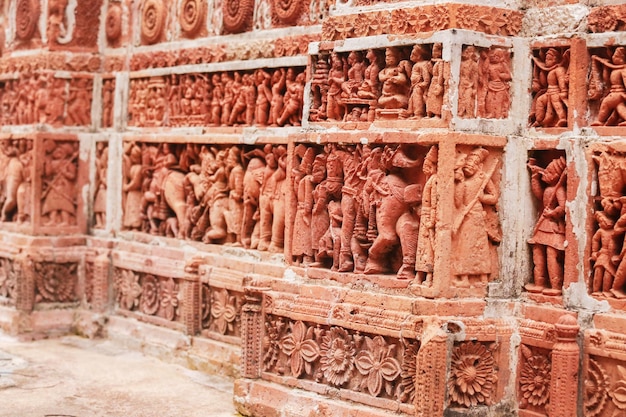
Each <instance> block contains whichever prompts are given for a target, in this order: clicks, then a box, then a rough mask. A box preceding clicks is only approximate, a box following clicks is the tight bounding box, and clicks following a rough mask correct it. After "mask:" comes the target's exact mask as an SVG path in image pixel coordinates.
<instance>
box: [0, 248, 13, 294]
mask: <svg viewBox="0 0 626 417" xmlns="http://www.w3.org/2000/svg"><path fill="white" fill-rule="evenodd" d="M16 287H17V271H16V270H15V267H14V261H13V260H12V259H8V258H0V297H3V298H5V299H8V300H13V299H14V298H15V290H16Z"/></svg>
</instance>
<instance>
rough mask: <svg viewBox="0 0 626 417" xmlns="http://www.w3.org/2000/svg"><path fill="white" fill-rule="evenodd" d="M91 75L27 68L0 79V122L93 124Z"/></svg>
mask: <svg viewBox="0 0 626 417" xmlns="http://www.w3.org/2000/svg"><path fill="white" fill-rule="evenodd" d="M92 92H93V80H92V78H91V77H75V78H69V79H68V78H61V77H58V76H56V75H55V74H54V73H53V72H46V71H38V72H34V73H31V72H23V73H21V74H20V76H19V77H17V78H9V79H6V78H5V79H2V80H0V109H1V113H0V124H1V125H26V124H39V123H47V124H50V125H54V126H61V125H64V126H89V125H90V124H91V100H92Z"/></svg>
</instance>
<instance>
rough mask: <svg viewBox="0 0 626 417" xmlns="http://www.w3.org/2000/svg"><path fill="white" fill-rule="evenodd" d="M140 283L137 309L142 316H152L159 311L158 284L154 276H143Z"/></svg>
mask: <svg viewBox="0 0 626 417" xmlns="http://www.w3.org/2000/svg"><path fill="white" fill-rule="evenodd" d="M141 281H142V282H141V298H140V300H139V309H140V310H141V312H142V313H144V314H148V315H153V314H155V313H156V312H157V311H158V310H159V282H158V281H157V279H156V277H155V276H154V275H145V276H144V277H143V279H142V280H141Z"/></svg>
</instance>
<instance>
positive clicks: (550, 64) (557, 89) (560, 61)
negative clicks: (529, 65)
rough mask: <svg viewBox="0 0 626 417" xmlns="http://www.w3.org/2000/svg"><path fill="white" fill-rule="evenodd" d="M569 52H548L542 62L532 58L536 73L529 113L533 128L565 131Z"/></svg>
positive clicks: (549, 50)
mask: <svg viewBox="0 0 626 417" xmlns="http://www.w3.org/2000/svg"><path fill="white" fill-rule="evenodd" d="M568 55H569V49H568V50H567V51H566V52H565V54H563V55H562V54H561V53H560V52H559V51H558V50H556V49H554V48H550V49H548V51H547V52H546V55H545V60H544V62H541V61H540V60H539V59H538V58H536V57H533V61H534V62H535V69H534V74H533V85H532V91H533V92H534V93H535V96H534V100H533V106H532V111H531V121H533V120H534V123H533V126H538V127H555V126H556V127H566V126H567V106H568V102H567V100H568V88H569V87H568V74H567V72H568V68H567V66H568V59H567V57H568Z"/></svg>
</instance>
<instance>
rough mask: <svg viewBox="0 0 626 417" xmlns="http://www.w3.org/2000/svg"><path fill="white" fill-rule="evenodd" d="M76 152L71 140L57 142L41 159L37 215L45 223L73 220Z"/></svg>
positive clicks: (63, 223)
mask: <svg viewBox="0 0 626 417" xmlns="http://www.w3.org/2000/svg"><path fill="white" fill-rule="evenodd" d="M76 158H78V152H76V151H75V150H74V145H73V144H71V143H59V144H57V145H56V146H55V148H54V150H53V151H52V154H51V159H49V160H47V161H46V162H44V184H45V186H44V190H43V192H42V197H41V198H42V206H41V214H42V216H43V217H44V218H46V222H45V225H46V226H66V225H71V224H75V223H76V201H75V196H76V190H75V188H76V175H77V172H76V165H75V160H76Z"/></svg>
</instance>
